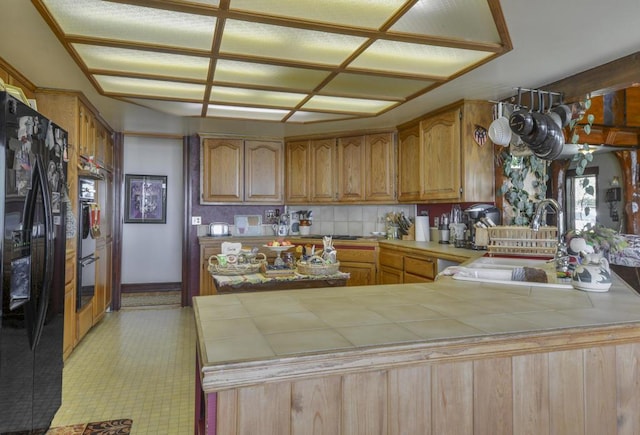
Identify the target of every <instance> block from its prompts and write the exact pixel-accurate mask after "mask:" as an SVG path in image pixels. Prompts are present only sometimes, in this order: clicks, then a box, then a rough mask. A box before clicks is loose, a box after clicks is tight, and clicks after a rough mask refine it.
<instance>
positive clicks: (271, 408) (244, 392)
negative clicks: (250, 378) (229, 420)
mask: <svg viewBox="0 0 640 435" xmlns="http://www.w3.org/2000/svg"><path fill="white" fill-rule="evenodd" d="M290 414H291V384H290V383H288V382H283V383H275V384H266V385H260V386H257V387H248V388H241V389H240V390H239V391H238V429H237V434H238V435H256V434H260V435H289V434H290V433H291V424H290ZM220 434H221V435H222V434H224V435H227V433H225V432H220Z"/></svg>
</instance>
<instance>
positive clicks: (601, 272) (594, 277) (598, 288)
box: [572, 252, 611, 292]
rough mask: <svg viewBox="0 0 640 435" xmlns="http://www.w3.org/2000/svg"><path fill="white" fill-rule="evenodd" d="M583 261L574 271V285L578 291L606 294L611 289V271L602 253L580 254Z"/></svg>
mask: <svg viewBox="0 0 640 435" xmlns="http://www.w3.org/2000/svg"><path fill="white" fill-rule="evenodd" d="M580 257H581V259H582V262H581V264H579V265H578V266H577V267H576V269H575V270H574V271H573V277H572V284H573V287H574V288H576V289H578V290H583V291H588V292H606V291H609V288H610V287H611V269H610V268H609V262H608V261H607V259H606V258H604V257H603V256H602V253H601V252H597V253H593V254H586V253H584V252H581V253H580Z"/></svg>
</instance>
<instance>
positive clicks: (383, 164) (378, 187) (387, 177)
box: [364, 133, 396, 202]
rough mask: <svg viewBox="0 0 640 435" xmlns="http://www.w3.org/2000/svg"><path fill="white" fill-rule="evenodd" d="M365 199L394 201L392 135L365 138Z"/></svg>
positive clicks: (375, 135)
mask: <svg viewBox="0 0 640 435" xmlns="http://www.w3.org/2000/svg"><path fill="white" fill-rule="evenodd" d="M364 167H365V174H366V177H365V199H366V200H367V201H384V202H389V201H395V199H396V194H395V179H396V156H395V147H394V144H393V133H381V134H373V135H368V136H365V166H364Z"/></svg>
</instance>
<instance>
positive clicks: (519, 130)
mask: <svg viewBox="0 0 640 435" xmlns="http://www.w3.org/2000/svg"><path fill="white" fill-rule="evenodd" d="M517 107H518V109H517V110H515V111H514V112H513V113H512V114H511V116H510V117H509V127H510V128H511V131H512V132H514V133H515V134H517V135H518V136H524V135H527V134H530V133H531V132H532V131H533V116H532V115H531V111H530V110H527V109H526V108H523V107H522V91H521V90H520V89H518V105H517Z"/></svg>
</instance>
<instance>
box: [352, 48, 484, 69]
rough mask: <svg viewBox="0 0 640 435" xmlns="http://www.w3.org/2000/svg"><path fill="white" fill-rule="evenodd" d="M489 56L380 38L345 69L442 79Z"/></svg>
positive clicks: (481, 52)
mask: <svg viewBox="0 0 640 435" xmlns="http://www.w3.org/2000/svg"><path fill="white" fill-rule="evenodd" d="M491 55H493V53H489V52H483V51H475V50H465V49H460V48H449V47H436V46H432V45H422V44H408V43H403V42H397V41H387V40H384V41H383V40H380V41H376V42H374V43H373V44H372V45H371V46H370V47H368V48H367V49H366V50H365V51H364V52H363V53H362V54H361V55H360V56H358V57H357V58H356V59H355V60H354V61H353V62H351V64H350V65H349V68H361V69H372V70H377V71H395V72H397V73H402V74H415V75H417V76H420V75H422V76H431V77H442V78H446V77H449V76H452V75H453V74H455V73H457V72H458V71H460V70H462V69H464V68H467V67H469V66H470V65H473V64H475V63H478V62H480V61H482V60H483V59H485V58H487V57H489V56H491Z"/></svg>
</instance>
